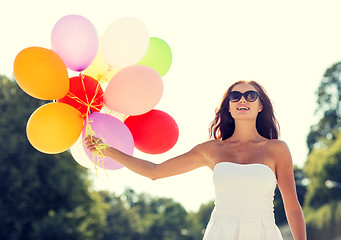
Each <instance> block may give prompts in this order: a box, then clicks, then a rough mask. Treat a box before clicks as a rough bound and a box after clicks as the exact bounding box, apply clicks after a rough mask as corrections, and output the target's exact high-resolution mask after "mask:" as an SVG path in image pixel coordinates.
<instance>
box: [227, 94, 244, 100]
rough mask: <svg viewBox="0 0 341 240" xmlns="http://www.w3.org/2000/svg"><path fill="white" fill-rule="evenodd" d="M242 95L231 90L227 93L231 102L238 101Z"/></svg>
mask: <svg viewBox="0 0 341 240" xmlns="http://www.w3.org/2000/svg"><path fill="white" fill-rule="evenodd" d="M241 97H242V93H240V92H231V93H230V95H229V99H230V101H231V102H238V101H239V100H240V99H241Z"/></svg>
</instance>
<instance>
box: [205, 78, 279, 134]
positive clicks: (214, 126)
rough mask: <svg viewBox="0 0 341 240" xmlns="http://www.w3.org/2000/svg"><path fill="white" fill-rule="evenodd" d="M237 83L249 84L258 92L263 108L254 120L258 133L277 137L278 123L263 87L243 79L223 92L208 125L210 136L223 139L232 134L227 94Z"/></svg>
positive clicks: (232, 125)
mask: <svg viewBox="0 0 341 240" xmlns="http://www.w3.org/2000/svg"><path fill="white" fill-rule="evenodd" d="M238 84H250V85H252V86H253V87H255V88H256V90H257V92H258V94H259V99H260V101H261V103H262V105H263V110H262V111H261V112H259V113H258V116H257V120H256V128H257V131H258V133H259V134H260V135H261V136H263V137H265V138H267V139H278V136H279V123H278V121H277V119H276V117H275V114H274V110H273V107H272V103H271V101H270V98H269V97H268V95H267V93H266V91H265V89H264V88H263V87H262V86H261V85H260V84H259V83H257V82H255V81H244V80H241V81H238V82H235V83H234V84H232V85H231V86H230V87H229V88H228V89H227V91H226V92H225V94H224V96H223V99H222V101H221V104H220V107H219V108H218V109H217V110H216V114H215V118H214V120H213V121H212V122H211V124H210V127H209V134H210V138H213V139H218V140H225V139H228V138H229V137H231V136H232V134H233V132H234V129H235V123H234V119H233V117H232V115H231V113H230V112H229V107H230V106H229V104H230V103H229V100H228V98H227V96H228V94H229V93H230V92H231V91H232V89H233V88H234V87H235V86H236V85H238Z"/></svg>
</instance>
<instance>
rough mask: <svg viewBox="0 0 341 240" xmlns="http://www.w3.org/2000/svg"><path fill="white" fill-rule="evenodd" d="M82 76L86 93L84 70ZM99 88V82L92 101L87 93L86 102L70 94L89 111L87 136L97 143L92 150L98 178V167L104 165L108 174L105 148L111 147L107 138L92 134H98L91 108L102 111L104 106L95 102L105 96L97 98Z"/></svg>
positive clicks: (70, 95)
mask: <svg viewBox="0 0 341 240" xmlns="http://www.w3.org/2000/svg"><path fill="white" fill-rule="evenodd" d="M80 77H81V83H82V87H83V90H84V93H86V89H85V84H84V75H83V74H82V72H80ZM99 89H100V84H97V86H96V90H95V94H94V96H93V98H92V99H91V101H90V102H89V99H88V95H87V94H85V98H86V102H84V101H83V100H82V99H80V98H79V97H77V96H75V95H74V94H72V93H70V94H69V97H70V98H72V99H74V100H75V101H77V102H79V103H81V104H83V105H85V106H86V107H87V111H86V114H85V117H86V119H85V138H88V139H89V140H90V141H91V142H93V143H95V150H94V151H93V152H92V162H93V163H94V166H95V170H96V176H97V178H98V172H97V171H98V167H102V168H103V169H104V172H105V173H106V175H107V176H108V174H107V172H106V171H105V168H104V165H103V159H104V158H105V156H104V155H103V150H105V149H106V148H108V147H109V145H108V144H106V141H105V139H103V138H102V137H99V138H98V139H97V140H95V139H93V138H92V136H94V135H96V133H95V131H94V130H93V129H92V127H91V124H90V122H92V120H89V114H90V113H91V108H92V109H95V110H97V111H100V110H101V107H102V106H103V105H102V104H99V105H95V104H94V102H95V101H97V100H98V98H100V97H102V96H103V94H102V95H101V96H98V97H97V98H96V96H97V94H98V91H99ZM83 117H84V116H83ZM85 138H84V139H85ZM84 139H83V140H84ZM99 141H101V142H100V143H98V142H99ZM83 142H84V141H83Z"/></svg>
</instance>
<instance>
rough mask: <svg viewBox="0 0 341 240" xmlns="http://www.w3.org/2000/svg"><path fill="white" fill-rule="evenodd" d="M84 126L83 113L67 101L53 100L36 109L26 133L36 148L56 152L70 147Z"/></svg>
mask: <svg viewBox="0 0 341 240" xmlns="http://www.w3.org/2000/svg"><path fill="white" fill-rule="evenodd" d="M82 128H83V118H82V116H81V113H80V112H79V111H78V110H77V109H75V108H73V107H71V106H70V105H67V104H65V103H59V102H53V103H48V104H45V105H43V106H41V107H39V108H38V109H37V110H35V111H34V112H33V113H32V115H31V117H30V118H29V120H28V122H27V128H26V134H27V138H28V140H29V142H30V143H31V144H32V146H33V147H34V148H36V149H37V150H39V151H40V152H43V153H48V154H56V153H61V152H64V151H66V150H67V149H69V148H70V147H71V146H72V145H73V144H74V143H75V142H76V141H77V139H78V137H79V136H80V134H81V131H82Z"/></svg>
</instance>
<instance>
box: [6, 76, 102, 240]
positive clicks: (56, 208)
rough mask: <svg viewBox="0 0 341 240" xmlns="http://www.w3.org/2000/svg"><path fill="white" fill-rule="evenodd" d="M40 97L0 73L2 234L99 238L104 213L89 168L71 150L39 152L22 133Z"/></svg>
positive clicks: (47, 237) (16, 237) (23, 236)
mask: <svg viewBox="0 0 341 240" xmlns="http://www.w3.org/2000/svg"><path fill="white" fill-rule="evenodd" d="M44 103H45V102H44V101H40V100H37V99H34V98H32V97H30V96H28V95H27V94H26V93H24V92H23V91H22V90H21V89H20V88H19V87H18V85H17V84H16V82H15V81H12V80H9V79H8V78H6V77H4V76H0V109H1V114H2V117H1V118H0V136H1V138H0V152H1V154H0V176H1V181H0V192H1V197H0V219H1V221H0V239H4V240H6V239H18V240H19V239H25V240H27V239H35V240H37V239H73V240H75V239H89V240H90V239H98V236H100V235H101V233H102V230H103V227H104V224H105V218H104V212H103V209H102V208H101V205H100V203H101V198H100V197H99V196H98V194H97V193H95V192H93V191H91V190H89V189H91V186H90V182H89V181H88V178H87V177H88V173H87V171H86V170H85V169H84V168H83V167H81V166H79V165H78V164H77V163H76V162H75V161H74V160H73V159H72V157H71V154H70V153H68V152H65V153H63V154H57V155H47V154H43V153H40V152H38V151H37V150H35V149H34V148H33V147H32V146H31V145H30V143H29V142H28V140H27V138H26V131H25V129H26V123H27V120H28V118H29V116H30V115H31V114H32V113H33V111H34V110H35V109H37V108H38V107H39V106H41V105H42V104H44Z"/></svg>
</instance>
